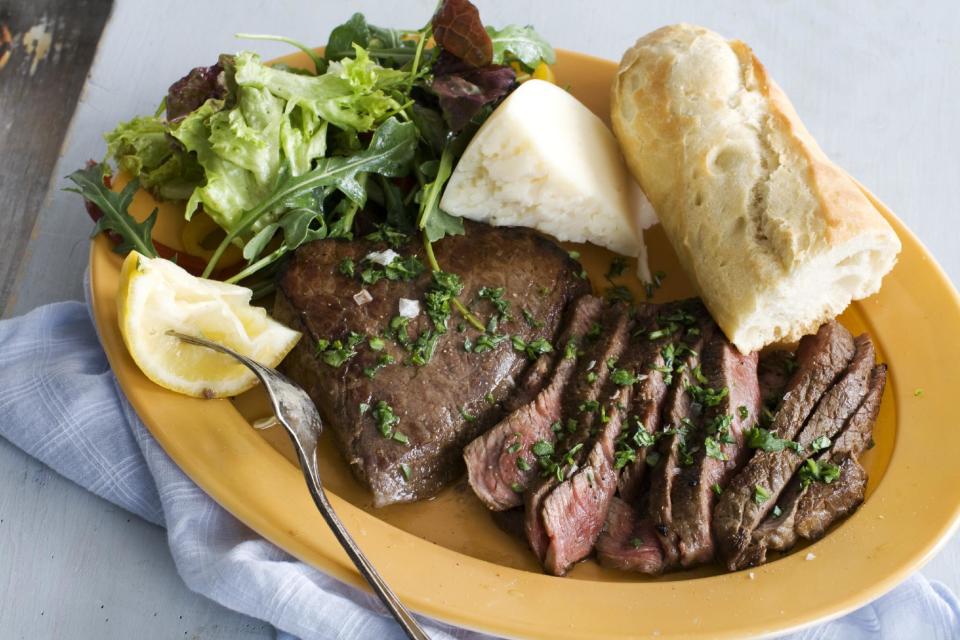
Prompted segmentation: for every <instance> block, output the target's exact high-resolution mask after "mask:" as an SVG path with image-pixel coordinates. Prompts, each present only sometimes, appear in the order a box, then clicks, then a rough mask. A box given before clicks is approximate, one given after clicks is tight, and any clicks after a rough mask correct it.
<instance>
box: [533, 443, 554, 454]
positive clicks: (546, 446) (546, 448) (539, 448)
mask: <svg viewBox="0 0 960 640" xmlns="http://www.w3.org/2000/svg"><path fill="white" fill-rule="evenodd" d="M530 450H531V451H532V452H533V455H535V456H538V457H539V456H549V455H553V444H551V443H549V442H547V441H546V440H537V441H536V442H534V443H533V446H532V447H530Z"/></svg>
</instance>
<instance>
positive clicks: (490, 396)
mask: <svg viewBox="0 0 960 640" xmlns="http://www.w3.org/2000/svg"><path fill="white" fill-rule="evenodd" d="M483 399H484V400H486V401H487V402H488V403H490V404H496V402H497V399H496V398H494V397H493V394H492V393H488V394H487V395H485V396H483Z"/></svg>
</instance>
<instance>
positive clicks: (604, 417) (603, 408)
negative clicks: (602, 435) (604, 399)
mask: <svg viewBox="0 0 960 640" xmlns="http://www.w3.org/2000/svg"><path fill="white" fill-rule="evenodd" d="M608 422H610V416H609V415H607V407H606V405H600V424H607V423H608Z"/></svg>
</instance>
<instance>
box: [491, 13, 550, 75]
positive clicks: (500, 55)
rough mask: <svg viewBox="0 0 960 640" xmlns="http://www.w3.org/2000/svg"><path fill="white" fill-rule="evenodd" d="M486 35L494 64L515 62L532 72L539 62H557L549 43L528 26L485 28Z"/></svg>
mask: <svg viewBox="0 0 960 640" xmlns="http://www.w3.org/2000/svg"><path fill="white" fill-rule="evenodd" d="M487 35H489V36H490V40H491V42H492V43H493V60H492V61H493V63H494V64H509V63H510V62H512V61H514V60H516V61H518V62H520V63H521V64H522V65H523V66H524V67H526V69H527V70H528V71H533V70H534V69H536V68H537V66H538V65H539V64H540V63H541V62H545V63H547V64H553V63H554V62H556V61H557V55H556V53H554V51H553V47H551V46H550V43H548V42H547V41H546V40H544V39H543V36H541V35H540V34H539V33H537V32H536V31H534V30H533V27H531V26H529V25H527V26H520V25H516V24H510V25H507V26H505V27H504V28H503V29H499V30H498V29H494V28H493V27H487Z"/></svg>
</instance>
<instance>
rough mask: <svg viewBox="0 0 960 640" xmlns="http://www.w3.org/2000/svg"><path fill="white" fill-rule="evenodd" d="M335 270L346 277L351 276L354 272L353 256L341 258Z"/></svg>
mask: <svg viewBox="0 0 960 640" xmlns="http://www.w3.org/2000/svg"><path fill="white" fill-rule="evenodd" d="M337 270H338V271H339V272H340V273H342V274H343V275H345V276H347V277H348V278H352V277H353V274H354V272H355V268H354V264H353V258H344V259H343V260H341V261H340V265H339V266H338V267H337Z"/></svg>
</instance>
